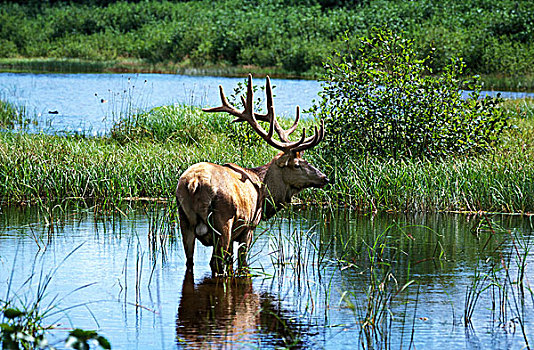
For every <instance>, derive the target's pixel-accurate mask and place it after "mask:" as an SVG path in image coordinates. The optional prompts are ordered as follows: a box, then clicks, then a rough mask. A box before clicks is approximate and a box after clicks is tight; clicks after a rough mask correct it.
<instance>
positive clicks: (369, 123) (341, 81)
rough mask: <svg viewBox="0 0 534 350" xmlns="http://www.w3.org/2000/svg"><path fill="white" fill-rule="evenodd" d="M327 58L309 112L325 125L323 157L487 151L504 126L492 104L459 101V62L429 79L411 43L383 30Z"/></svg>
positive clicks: (476, 95) (474, 96)
mask: <svg viewBox="0 0 534 350" xmlns="http://www.w3.org/2000/svg"><path fill="white" fill-rule="evenodd" d="M346 52H347V53H346V54H340V53H339V52H338V53H336V54H335V55H334V57H333V58H331V59H330V60H329V62H328V63H327V64H326V65H325V66H326V73H325V75H324V77H323V79H322V80H323V81H324V83H323V91H322V93H321V95H322V101H321V102H320V105H319V106H318V108H317V109H316V113H317V114H318V115H319V116H320V117H321V118H323V119H324V120H325V126H326V136H325V137H326V139H325V142H324V147H323V149H324V154H325V157H326V158H328V157H330V156H336V157H338V158H344V157H359V156H361V155H371V156H378V157H383V158H394V159H400V158H436V157H442V156H449V155H459V154H472V153H478V152H483V151H485V150H487V149H489V147H490V146H492V145H493V144H494V143H495V142H496V141H498V138H499V135H500V133H501V131H502V130H503V129H504V128H505V127H506V126H507V116H506V115H505V114H504V113H502V111H501V110H500V109H499V108H498V104H499V102H500V99H499V98H489V97H486V98H483V99H482V98H481V95H480V91H481V85H480V83H479V82H478V81H477V80H476V79H475V80H474V82H473V83H472V85H470V86H468V87H469V88H470V89H472V90H473V91H472V92H471V93H470V94H469V98H467V99H465V98H463V97H462V92H461V89H462V88H464V87H466V82H465V81H463V80H462V79H461V78H460V77H461V76H462V73H463V71H464V64H463V62H462V60H461V59H453V60H452V61H451V63H450V64H449V65H448V66H446V67H445V68H444V69H443V71H442V73H441V74H440V75H437V76H433V75H432V70H431V68H430V67H429V65H428V62H427V59H418V58H417V52H416V50H415V49H414V45H413V40H408V39H405V38H403V37H401V36H399V35H396V34H393V32H392V31H391V30H388V29H376V30H373V31H372V32H371V34H370V36H369V37H368V38H363V39H362V40H361V42H360V45H359V47H358V48H357V50H353V48H351V47H348V48H347V50H346Z"/></svg>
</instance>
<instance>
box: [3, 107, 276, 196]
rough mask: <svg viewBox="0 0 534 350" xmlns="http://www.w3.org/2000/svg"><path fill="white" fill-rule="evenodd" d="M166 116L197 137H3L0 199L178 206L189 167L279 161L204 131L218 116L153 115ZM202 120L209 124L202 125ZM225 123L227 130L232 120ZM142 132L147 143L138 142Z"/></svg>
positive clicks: (181, 111) (268, 152)
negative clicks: (144, 201) (147, 200)
mask: <svg viewBox="0 0 534 350" xmlns="http://www.w3.org/2000/svg"><path fill="white" fill-rule="evenodd" d="M168 109H171V110H173V111H174V112H173V113H174V114H173V115H174V117H175V121H176V122H177V124H182V125H183V126H184V127H187V128H189V130H193V131H194V133H193V132H192V133H188V132H187V131H186V132H185V134H186V135H187V136H182V135H183V134H182V133H181V131H183V129H180V127H178V129H177V130H175V131H170V132H169V135H170V136H168V137H167V136H166V137H165V139H164V140H161V141H160V140H158V139H157V138H153V137H148V136H147V135H148V134H149V133H151V132H153V130H155V129H158V128H159V126H154V128H153V129H151V130H148V129H147V128H144V129H142V128H141V127H140V126H139V127H138V129H136V130H135V131H132V134H131V135H135V137H136V139H132V138H130V139H128V140H126V139H124V138H121V137H119V136H117V134H116V133H117V131H116V133H115V134H113V135H112V136H110V137H94V138H83V137H79V136H75V135H71V136H54V135H46V134H38V135H35V134H27V133H23V132H21V133H0V199H1V200H2V201H3V202H21V201H35V200H36V199H37V198H45V199H50V200H55V199H63V198H71V197H76V198H92V199H96V200H99V201H120V200H121V199H124V198H136V197H165V198H172V197H173V193H174V190H175V188H176V185H177V183H178V178H179V176H180V174H181V173H182V172H183V171H184V170H185V169H186V168H187V167H188V166H189V165H192V164H194V163H196V162H200V161H211V162H215V163H221V164H222V163H227V162H236V163H239V164H242V165H244V166H253V165H258V163H260V162H267V161H268V160H270V158H271V157H272V156H274V154H275V153H276V152H275V151H274V150H272V149H269V148H268V147H265V146H263V147H260V148H259V149H254V152H242V149H241V148H242V147H241V146H240V145H238V144H236V142H234V141H232V140H231V139H229V137H228V135H227V134H224V133H222V132H221V130H217V129H214V130H215V131H214V130H213V129H210V127H209V126H208V125H206V123H207V122H209V121H210V120H211V121H213V123H214V124H215V123H216V122H218V121H217V118H216V117H215V116H214V117H213V118H211V119H210V118H209V115H207V114H201V112H200V111H199V110H197V109H191V108H185V107H184V108H177V109H175V108H174V107H169V108H161V109H158V110H156V111H155V113H158V111H163V112H165V111H166V110H168ZM163 114H164V113H163ZM158 115H162V113H159V114H158ZM201 115H202V116H205V117H208V118H207V119H202V118H200V116H201ZM219 119H221V120H225V121H227V122H228V124H229V118H224V117H223V118H219ZM156 120H157V119H156ZM140 123H141V122H139V124H138V125H141V124H140ZM122 125H124V124H122ZM139 130H142V131H139ZM138 131H139V133H141V134H143V136H140V134H139V133H137V134H136V132H138ZM145 134H146V135H145ZM160 134H163V132H162V131H160ZM173 135H178V136H173ZM214 145H223V146H222V147H214Z"/></svg>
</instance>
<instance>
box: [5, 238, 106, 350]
mask: <svg viewBox="0 0 534 350" xmlns="http://www.w3.org/2000/svg"><path fill="white" fill-rule="evenodd" d="M82 245H83V244H82ZM82 245H79V246H78V247H76V248H75V249H73V250H72V251H71V252H70V253H69V254H68V255H67V256H65V257H64V258H63V260H62V261H61V262H60V263H59V264H58V265H57V266H56V267H55V268H53V269H52V271H50V272H49V273H45V272H44V270H43V269H41V272H40V273H39V275H38V281H37V287H36V291H35V295H33V296H30V297H28V296H22V295H19V294H16V293H13V294H12V280H13V275H14V274H15V269H14V266H13V267H12V269H11V277H10V279H9V281H8V285H7V291H6V295H5V296H4V297H3V298H4V299H0V322H1V323H0V344H1V345H2V349H6V350H7V349H21V348H22V349H55V346H53V345H51V344H50V342H49V338H48V333H49V332H50V331H52V330H54V328H55V325H54V323H48V322H49V321H47V320H49V319H50V317H52V316H55V315H57V314H59V313H62V314H66V313H67V312H68V310H69V309H72V308H76V307H81V306H86V304H85V303H82V304H80V305H74V306H70V307H67V308H60V307H58V306H57V303H59V302H60V299H58V297H57V296H56V297H55V298H53V299H52V301H51V302H47V301H46V298H47V290H48V287H49V285H50V283H51V282H52V279H53V277H54V275H55V274H56V273H57V271H58V269H59V267H60V266H61V265H62V264H63V263H65V261H66V260H67V259H68V258H69V257H70V256H72V255H73V254H74V253H75V252H76V251H77V250H78V249H79V248H80V247H81V246H82ZM15 260H16V255H15V259H14V261H13V264H15ZM36 262H37V260H35V262H34V263H36ZM34 268H35V267H34ZM35 277H36V276H35V275H33V274H32V275H31V276H29V277H28V279H27V280H26V281H25V283H24V285H23V286H31V285H32V283H33V280H34V278H35ZM89 286H90V285H85V286H81V287H79V288H77V289H76V290H75V291H77V290H80V289H84V288H87V287H89ZM75 291H73V292H75ZM92 341H94V342H95V343H96V344H97V345H98V346H100V347H101V348H103V349H111V345H110V343H109V341H108V340H107V339H106V338H105V337H103V336H102V335H100V334H98V332H96V331H92V330H82V329H78V328H77V329H73V330H71V331H69V334H68V337H67V338H66V339H65V340H64V344H65V345H66V346H67V347H72V348H74V349H89V348H90V345H89V343H90V342H92Z"/></svg>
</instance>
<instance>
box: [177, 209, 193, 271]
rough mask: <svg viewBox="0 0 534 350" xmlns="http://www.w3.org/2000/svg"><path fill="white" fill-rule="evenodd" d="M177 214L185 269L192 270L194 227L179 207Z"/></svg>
mask: <svg viewBox="0 0 534 350" xmlns="http://www.w3.org/2000/svg"><path fill="white" fill-rule="evenodd" d="M178 214H179V215H180V231H182V242H183V244H184V251H185V258H186V263H185V266H186V268H187V270H193V253H194V252H195V232H194V230H195V228H194V227H192V225H191V223H190V222H189V220H188V219H187V216H186V215H185V212H184V211H183V209H182V208H181V207H179V208H178Z"/></svg>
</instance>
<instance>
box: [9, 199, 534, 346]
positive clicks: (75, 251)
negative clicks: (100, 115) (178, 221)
mask: <svg viewBox="0 0 534 350" xmlns="http://www.w3.org/2000/svg"><path fill="white" fill-rule="evenodd" d="M78 205H79V204H78ZM49 210H50V212H52V213H54V215H53V216H50V215H48V214H47V213H48V211H47V210H46V209H38V208H36V207H31V208H8V207H4V208H2V209H1V211H0V265H1V268H0V300H2V299H4V298H5V296H6V294H7V288H8V286H11V287H10V292H9V295H10V296H11V297H14V296H17V297H18V299H19V300H22V301H26V303H28V300H29V301H31V300H33V298H34V296H35V294H36V290H37V287H38V286H39V285H43V282H42V281H41V282H39V278H40V276H41V275H42V276H45V275H51V281H50V284H49V285H48V286H47V289H46V296H45V298H44V299H45V300H44V302H42V303H41V308H46V306H47V305H49V304H51V305H53V306H54V307H53V309H52V310H53V312H56V311H57V313H56V314H51V315H50V316H48V317H47V318H46V319H45V324H47V325H49V324H57V325H58V330H53V331H51V332H50V333H49V334H50V337H52V338H53V339H54V340H55V341H59V340H61V339H62V338H64V337H65V335H66V331H67V329H69V328H72V327H81V328H84V329H97V330H98V331H99V332H100V333H101V334H103V335H104V336H106V337H107V338H108V339H109V340H110V342H111V344H112V346H113V348H114V349H176V348H193V349H204V348H269V349H274V348H276V347H291V346H293V347H297V348H313V349H316V348H325V349H353V348H358V347H363V346H362V343H363V344H364V345H366V344H367V343H366V340H365V339H366V338H365V333H364V332H362V329H363V325H364V323H363V322H362V320H363V315H364V314H365V310H366V306H367V305H375V306H379V305H381V303H380V299H379V298H380V297H381V296H382V297H383V296H387V295H389V297H391V298H390V299H389V300H390V302H388V303H386V304H385V305H386V306H387V312H385V313H378V314H379V315H382V320H384V321H385V323H384V322H383V323H380V322H378V321H379V320H377V323H376V328H375V329H376V330H377V331H376V332H370V333H368V334H369V335H370V342H371V343H373V342H374V343H375V345H376V344H382V345H381V347H391V348H401V347H402V348H410V347H411V348H416V349H417V348H424V349H440V348H444V347H445V348H459V347H461V348H467V349H478V348H499V349H507V348H509V349H519V348H523V347H524V346H525V343H526V341H525V337H526V338H527V339H528V340H529V341H530V342H532V337H533V330H534V328H533V326H534V325H533V324H532V319H533V318H532V316H533V311H534V306H533V303H532V299H531V294H530V292H529V291H528V290H525V295H524V296H525V297H524V298H521V296H520V294H519V293H518V291H519V289H518V285H517V284H513V283H515V282H516V281H517V276H518V274H517V271H518V269H517V264H516V261H517V256H518V255H517V254H516V252H517V253H522V252H525V251H526V250H525V247H526V249H527V252H528V249H530V246H531V242H530V235H531V233H532V223H531V222H530V219H529V218H527V217H504V216H503V217H500V216H495V217H491V218H488V219H486V218H484V217H467V216H459V215H415V216H413V215H411V216H404V215H385V214H384V215H377V216H359V215H354V214H353V213H351V212H349V211H339V212H336V213H331V212H328V211H323V210H320V209H315V210H299V209H298V208H294V209H293V210H292V211H290V212H286V213H284V214H283V215H280V216H279V217H278V218H275V219H273V220H271V221H268V222H266V223H262V225H261V226H260V227H258V228H257V230H256V237H258V239H257V241H256V242H255V243H254V245H253V248H252V251H251V254H250V257H249V261H250V263H251V266H252V271H253V273H254V276H253V277H251V278H235V279H220V278H212V277H211V273H210V270H209V267H208V264H209V258H210V255H211V251H210V249H208V248H205V247H202V246H201V245H197V249H196V252H195V268H194V274H193V275H192V274H187V273H186V271H185V259H184V255H183V252H182V244H181V241H180V235H179V232H176V228H175V225H174V224H173V217H172V215H169V214H170V213H172V211H169V210H168V209H166V208H165V207H164V206H162V205H152V204H150V205H147V206H146V207H143V206H142V205H136V206H134V207H122V208H121V212H120V213H119V212H115V214H114V215H111V214H109V212H108V211H106V210H103V209H102V208H98V207H90V206H89V207H85V206H80V205H79V206H78V207H73V206H65V205H63V206H58V207H56V208H55V209H50V208H49ZM50 222H54V223H55V224H53V225H52V224H50ZM488 223H491V225H492V228H493V230H494V232H491V230H489V229H488V228H489V225H488ZM499 227H502V228H506V229H501V228H499ZM373 246H375V249H374V250H373V251H374V252H375V254H370V252H371V250H370V249H369V247H373ZM520 256H523V255H520ZM371 260H374V261H375V263H374V264H371V263H370V261H371ZM526 263H527V264H526V266H527V270H526V276H527V279H528V276H530V275H531V271H530V264H531V263H532V256H531V254H526ZM387 264H390V266H391V271H390V272H391V274H388V275H387V278H385V279H383V280H381V282H382V283H381V284H378V286H380V287H381V288H377V289H375V291H374V294H373V297H372V298H369V297H368V294H367V293H369V291H372V290H373V289H372V288H370V286H371V285H372V283H371V279H370V278H369V276H370V271H371V270H372V271H373V272H375V273H376V275H375V276H377V278H379V279H380V277H381V276H382V273H383V272H384V271H386V270H388V269H386V267H387ZM520 265H521V264H520ZM491 266H494V268H493V269H492V268H491ZM501 266H507V267H508V271H509V273H508V275H509V276H510V281H511V282H513V283H512V284H510V283H509V282H506V273H505V270H503V269H502V268H501ZM379 267H382V268H379ZM477 271H478V272H479V273H480V274H481V275H480V276H484V275H485V274H489V276H490V277H491V278H493V280H492V281H493V282H494V283H493V285H494V286H493V287H491V284H490V283H489V280H487V281H485V282H484V283H485V284H483V287H484V288H486V287H487V288H486V289H485V290H484V291H483V292H482V293H481V297H480V298H479V299H478V301H477V304H476V305H475V308H474V313H473V316H472V327H469V328H466V327H464V323H463V320H464V310H465V308H466V307H465V305H466V303H465V299H466V290H469V288H472V286H473V281H474V280H475V276H476V273H477ZM492 271H493V272H492ZM30 276H33V278H30ZM409 281H413V283H412V284H410V285H409V286H407V287H406V288H405V289H404V290H403V291H400V292H398V294H391V293H389V294H388V291H393V290H397V289H395V288H393V287H394V286H395V285H396V286H397V288H398V287H400V286H402V285H404V284H406V283H408V282H409ZM499 283H500V284H501V287H496V286H497V285H499ZM527 285H528V282H527ZM380 290H384V291H385V293H381V292H380ZM503 292H504V293H503ZM499 293H500V294H499ZM499 295H500V296H501V297H503V296H504V298H505V301H506V303H501V302H500V300H504V299H502V298H501V299H499ZM369 301H371V303H369ZM521 301H522V302H523V303H524V304H521ZM493 302H495V304H496V305H497V306H496V307H493V306H492V305H493V304H492V303H493ZM77 305H78V306H77ZM79 305H82V306H79ZM499 305H503V309H501V308H500V307H499ZM61 310H64V311H61ZM388 315H392V316H393V318H390V317H388ZM521 322H522V324H523V329H524V330H525V331H524V332H525V333H524V334H523V332H522V330H521V329H522V328H521ZM378 330H379V331H380V332H381V333H380V332H378ZM412 334H413V336H412ZM377 347H380V346H377Z"/></svg>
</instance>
